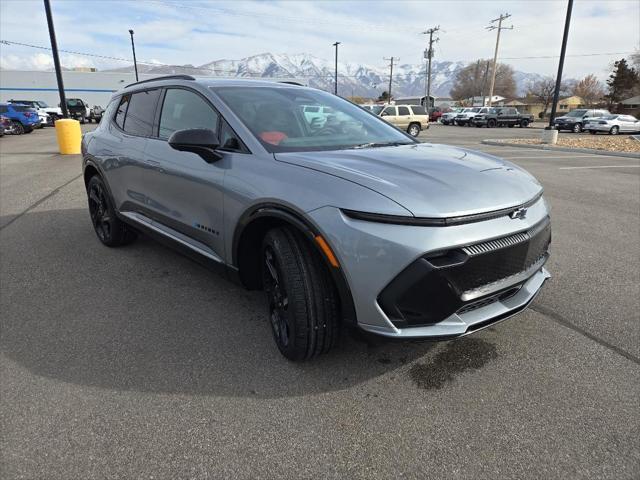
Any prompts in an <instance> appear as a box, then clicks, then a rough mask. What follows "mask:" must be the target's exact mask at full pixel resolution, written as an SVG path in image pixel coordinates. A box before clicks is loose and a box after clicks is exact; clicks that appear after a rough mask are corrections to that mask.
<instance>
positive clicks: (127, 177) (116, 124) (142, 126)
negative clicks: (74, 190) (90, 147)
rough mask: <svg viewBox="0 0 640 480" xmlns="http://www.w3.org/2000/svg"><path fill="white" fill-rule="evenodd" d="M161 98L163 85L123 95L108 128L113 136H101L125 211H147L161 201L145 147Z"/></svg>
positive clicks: (108, 170) (110, 176)
mask: <svg viewBox="0 0 640 480" xmlns="http://www.w3.org/2000/svg"><path fill="white" fill-rule="evenodd" d="M159 97H160V89H159V88H156V89H150V90H144V91H139V92H134V93H128V94H126V95H123V96H122V98H121V99H120V102H119V104H118V107H117V109H116V112H115V115H114V118H113V121H112V122H110V123H109V125H108V127H107V128H108V130H109V135H103V136H101V137H100V138H101V142H102V143H103V144H104V145H103V150H102V152H103V155H104V156H105V160H104V162H103V165H104V171H105V175H106V177H107V182H108V184H109V186H110V187H111V193H112V195H113V198H114V200H115V202H116V205H117V207H118V210H120V211H122V212H123V213H124V212H146V211H147V210H148V207H149V206H150V205H153V204H154V203H157V202H158V199H157V198H156V197H155V196H154V195H153V193H152V189H151V188H150V185H151V183H152V182H154V181H155V180H156V179H155V178H154V174H155V172H154V170H153V168H152V165H151V164H150V163H149V161H148V160H147V158H146V156H145V148H146V146H147V139H148V138H149V136H150V135H151V133H152V129H153V118H154V115H155V111H156V107H157V102H158V98H159Z"/></svg>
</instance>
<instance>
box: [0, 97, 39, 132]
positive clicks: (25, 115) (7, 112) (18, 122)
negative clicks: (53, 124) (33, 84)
mask: <svg viewBox="0 0 640 480" xmlns="http://www.w3.org/2000/svg"><path fill="white" fill-rule="evenodd" d="M0 114H1V115H4V116H5V117H8V118H9V120H11V124H12V126H13V131H14V133H15V134H16V135H20V134H23V133H31V132H32V131H33V129H34V128H38V127H39V126H40V117H39V116H38V112H36V111H35V110H34V109H33V108H30V107H28V106H26V105H16V104H14V103H0Z"/></svg>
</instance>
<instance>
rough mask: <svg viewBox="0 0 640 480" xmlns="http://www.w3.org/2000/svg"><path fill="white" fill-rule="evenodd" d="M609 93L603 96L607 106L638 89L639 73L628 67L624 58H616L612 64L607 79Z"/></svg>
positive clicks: (639, 88) (629, 95)
mask: <svg viewBox="0 0 640 480" xmlns="http://www.w3.org/2000/svg"><path fill="white" fill-rule="evenodd" d="M607 86H608V87H609V93H608V94H607V95H606V96H605V97H606V98H607V100H608V102H609V106H611V105H613V104H614V103H618V102H619V101H621V100H624V99H625V98H627V97H631V96H632V95H633V94H634V93H638V90H640V74H639V73H638V72H637V71H636V69H635V68H633V67H630V66H629V64H628V63H627V60H626V59H624V58H623V59H621V60H618V61H617V62H615V63H614V64H613V72H611V75H609V80H607Z"/></svg>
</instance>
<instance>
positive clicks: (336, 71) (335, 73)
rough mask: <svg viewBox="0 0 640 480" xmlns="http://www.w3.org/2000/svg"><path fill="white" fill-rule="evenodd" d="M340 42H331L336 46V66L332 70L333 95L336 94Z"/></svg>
mask: <svg viewBox="0 0 640 480" xmlns="http://www.w3.org/2000/svg"><path fill="white" fill-rule="evenodd" d="M341 43H342V42H336V43H334V44H333V46H334V47H336V67H335V71H334V82H335V85H334V87H333V93H334V94H335V95H338V45H340V44H341Z"/></svg>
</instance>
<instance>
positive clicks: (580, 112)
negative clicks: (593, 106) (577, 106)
mask: <svg viewBox="0 0 640 480" xmlns="http://www.w3.org/2000/svg"><path fill="white" fill-rule="evenodd" d="M585 113H587V111H586V110H574V111H573V112H569V113H567V115H566V116H567V117H582V116H583V115H584V114H585Z"/></svg>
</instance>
